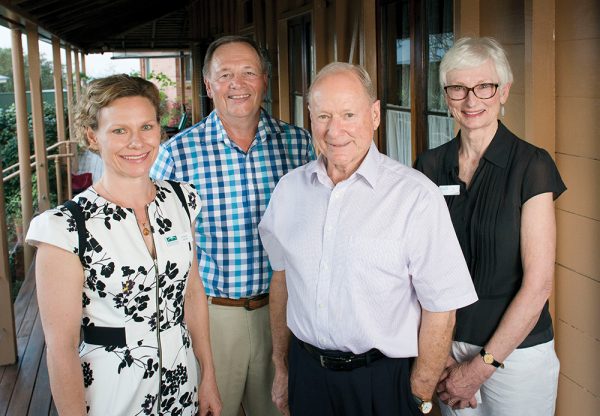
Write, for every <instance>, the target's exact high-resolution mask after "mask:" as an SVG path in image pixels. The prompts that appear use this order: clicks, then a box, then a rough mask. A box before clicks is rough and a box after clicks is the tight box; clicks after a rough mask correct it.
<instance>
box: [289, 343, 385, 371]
mask: <svg viewBox="0 0 600 416" xmlns="http://www.w3.org/2000/svg"><path fill="white" fill-rule="evenodd" d="M296 339H297V338H296ZM297 340H298V343H299V344H300V346H301V347H302V348H303V349H304V350H305V351H306V352H308V353H309V354H310V356H311V357H313V358H314V359H315V360H316V361H317V362H318V363H319V365H320V366H321V367H323V368H326V369H328V370H334V371H349V370H354V369H356V368H360V367H365V366H368V365H369V364H371V363H372V362H375V361H377V360H379V359H381V358H384V357H385V355H383V353H382V352H381V351H379V350H378V349H376V348H373V349H372V350H369V351H367V352H364V353H362V354H354V353H352V352H344V351H331V350H322V349H320V348H317V347H315V346H312V345H310V344H307V343H306V342H304V341H301V340H299V339H297Z"/></svg>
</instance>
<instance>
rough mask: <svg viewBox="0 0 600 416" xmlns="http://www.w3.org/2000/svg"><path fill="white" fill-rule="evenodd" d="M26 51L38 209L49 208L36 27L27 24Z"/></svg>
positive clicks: (44, 209) (38, 46)
mask: <svg viewBox="0 0 600 416" xmlns="http://www.w3.org/2000/svg"><path fill="white" fill-rule="evenodd" d="M26 30H27V50H28V54H27V55H28V58H29V91H30V94H31V115H32V119H33V148H34V151H35V169H36V173H37V191H38V209H39V211H40V212H42V211H46V210H47V209H48V208H50V195H49V192H48V187H49V185H48V161H47V159H46V136H45V134H44V108H43V107H44V105H43V103H42V84H41V67H40V45H39V36H38V32H37V26H36V25H33V24H30V23H27V25H26Z"/></svg>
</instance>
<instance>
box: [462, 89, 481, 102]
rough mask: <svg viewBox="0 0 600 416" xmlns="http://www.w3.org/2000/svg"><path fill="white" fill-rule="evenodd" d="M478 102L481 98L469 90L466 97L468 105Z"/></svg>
mask: <svg viewBox="0 0 600 416" xmlns="http://www.w3.org/2000/svg"><path fill="white" fill-rule="evenodd" d="M477 100H479V98H477V96H475V92H474V91H473V90H469V91H468V92H467V96H466V97H465V102H466V103H467V104H474V103H476V102H477Z"/></svg>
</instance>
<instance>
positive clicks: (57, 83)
mask: <svg viewBox="0 0 600 416" xmlns="http://www.w3.org/2000/svg"><path fill="white" fill-rule="evenodd" d="M52 72H53V73H54V92H55V94H54V106H55V108H56V136H57V138H58V141H59V142H64V141H65V140H66V134H65V102H64V101H65V100H64V97H63V81H62V65H61V62H60V40H59V39H58V38H57V37H56V36H53V37H52ZM66 150H67V149H66V147H63V146H60V147H59V148H58V152H59V153H62V152H66ZM55 164H56V166H57V170H56V195H57V199H58V203H59V204H62V203H63V202H64V201H65V200H66V199H67V198H64V197H63V186H62V175H61V174H60V165H61V162H60V160H59V159H56V162H55ZM66 167H67V189H68V190H67V193H68V194H69V195H71V193H72V190H71V181H70V180H69V179H70V178H71V160H70V159H69V158H67V164H66Z"/></svg>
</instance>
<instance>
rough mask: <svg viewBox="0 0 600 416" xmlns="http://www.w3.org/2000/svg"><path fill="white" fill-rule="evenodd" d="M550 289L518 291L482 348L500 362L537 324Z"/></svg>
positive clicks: (534, 288) (535, 288)
mask: <svg viewBox="0 0 600 416" xmlns="http://www.w3.org/2000/svg"><path fill="white" fill-rule="evenodd" d="M550 291H551V289H550V288H537V287H531V288H529V287H524V288H521V290H519V292H518V293H517V295H516V296H515V298H514V299H513V300H512V302H511V303H510V305H509V307H508V309H507V310H506V312H505V313H504V316H503V317H502V320H501V321H500V324H499V325H498V328H497V329H496V331H495V332H494V335H493V336H492V337H491V338H490V340H489V341H488V342H487V343H486V345H485V346H484V347H485V349H486V351H489V352H491V353H492V354H493V355H494V358H496V360H498V361H500V362H502V361H504V360H505V359H506V357H508V356H509V355H510V353H511V352H513V351H514V350H515V349H516V348H517V347H518V346H519V345H520V344H521V343H522V342H523V340H524V339H525V338H526V337H527V335H529V333H530V332H531V330H532V329H533V327H534V326H535V324H536V323H537V321H538V319H539V317H540V313H541V312H542V309H543V307H544V304H545V303H546V301H547V300H548V297H549V296H550Z"/></svg>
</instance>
